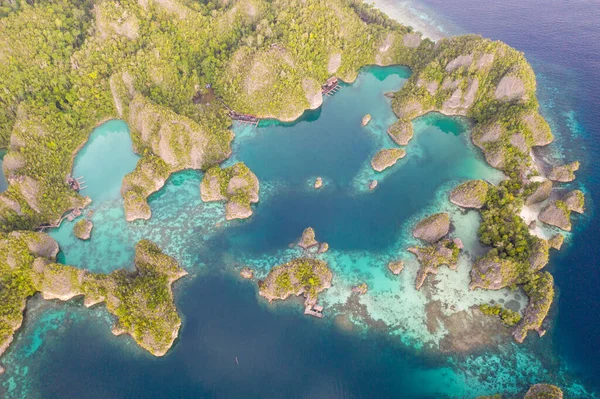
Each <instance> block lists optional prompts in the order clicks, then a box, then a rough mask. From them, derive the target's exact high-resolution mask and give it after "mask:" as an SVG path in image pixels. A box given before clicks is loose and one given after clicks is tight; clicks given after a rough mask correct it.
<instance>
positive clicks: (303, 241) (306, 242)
mask: <svg viewBox="0 0 600 399" xmlns="http://www.w3.org/2000/svg"><path fill="white" fill-rule="evenodd" d="M318 244H319V242H318V241H317V240H316V239H315V230H314V229H313V228H312V227H307V228H306V229H304V231H303V232H302V237H300V241H299V242H298V246H299V247H300V248H303V249H308V248H311V247H314V246H315V245H318ZM327 248H329V245H328V246H327Z"/></svg>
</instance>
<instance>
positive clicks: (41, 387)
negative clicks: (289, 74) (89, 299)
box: [0, 67, 583, 398]
mask: <svg viewBox="0 0 600 399" xmlns="http://www.w3.org/2000/svg"><path fill="white" fill-rule="evenodd" d="M408 76H409V71H408V70H407V69H405V68H400V67H388V68H378V67H370V68H366V69H364V70H363V71H362V72H361V74H360V75H359V77H358V79H357V81H356V82H354V83H353V84H351V85H344V86H343V87H342V89H341V91H340V92H339V93H337V94H336V95H335V96H333V97H331V98H327V99H326V100H325V103H324V104H323V106H322V107H321V108H320V109H318V110H315V111H308V112H306V113H305V115H304V116H303V117H302V118H300V119H299V120H298V121H296V122H294V123H286V124H284V123H278V122H274V121H266V122H262V123H261V126H260V127H259V128H254V129H253V128H248V127H245V128H244V127H241V126H235V127H234V130H235V132H236V139H235V140H234V144H233V146H234V148H233V150H234V153H233V156H232V158H231V159H230V160H228V161H227V162H226V164H232V163H234V162H237V161H243V162H245V163H246V164H247V165H248V166H249V167H250V168H251V169H252V170H253V171H254V172H255V173H256V175H257V176H258V178H259V180H260V182H261V195H260V197H261V199H260V203H259V204H258V205H257V206H256V207H255V212H254V216H253V217H252V218H250V219H249V220H245V221H234V222H226V221H225V218H224V209H223V206H222V205H221V204H214V203H212V204H205V203H203V202H202V201H201V200H200V195H199V184H200V181H201V177H202V175H201V173H199V172H197V171H184V172H181V173H177V174H175V175H173V176H172V177H171V178H170V179H169V181H168V182H167V184H166V186H165V187H164V188H163V189H162V190H161V191H159V192H158V193H156V194H154V195H153V196H152V197H151V198H150V205H151V208H152V212H153V216H152V218H151V219H150V220H148V221H136V222H133V223H127V222H125V219H124V212H123V203H122V200H121V198H120V194H119V188H120V184H121V180H122V178H123V176H124V175H125V174H126V173H128V172H130V171H131V170H132V169H133V168H134V166H135V163H136V161H137V157H136V156H135V155H134V154H133V153H132V152H131V140H130V138H129V133H128V130H127V127H126V125H125V124H124V123H123V122H120V121H110V122H108V123H106V124H104V125H102V126H100V127H99V128H97V129H96V130H94V132H93V133H92V134H91V136H90V140H89V142H88V144H87V145H86V148H85V149H84V150H83V151H82V152H81V153H80V154H79V155H78V157H77V158H76V161H75V170H74V175H76V176H80V175H83V176H84V177H85V180H86V181H87V185H88V188H87V189H86V190H84V192H83V194H84V195H88V196H90V197H91V198H92V200H93V203H92V206H91V209H93V211H94V213H93V216H91V219H92V221H93V222H94V230H93V233H92V239H91V240H90V241H89V242H82V241H79V240H77V239H76V238H75V237H74V236H73V233H72V228H73V225H72V224H71V223H64V224H63V225H62V226H61V227H60V228H59V229H56V230H55V231H53V232H52V233H51V234H52V236H53V237H54V238H56V239H57V241H58V242H59V243H60V245H61V251H62V252H61V261H62V262H64V263H66V264H70V265H75V266H78V267H82V268H87V269H89V270H92V271H94V272H103V273H108V272H110V271H112V270H115V269H119V268H128V269H131V268H132V267H133V246H134V244H135V242H137V241H138V240H140V239H142V238H148V239H151V240H154V241H155V242H157V243H158V244H159V245H160V246H161V247H162V248H164V250H165V251H166V252H167V253H169V254H170V255H171V256H174V257H175V258H176V259H178V260H179V261H180V262H181V264H182V266H183V267H185V268H186V269H187V270H188V271H189V272H190V275H189V276H188V277H186V278H185V279H183V280H182V281H181V282H180V283H178V284H177V285H176V287H175V292H176V302H177V306H178V309H179V311H180V314H181V315H182V318H183V326H182V329H181V331H180V337H179V339H178V340H177V341H176V343H175V345H174V347H173V349H172V350H171V351H170V352H169V353H168V354H167V356H165V357H164V358H154V357H152V356H151V355H149V354H148V353H146V352H145V351H144V350H142V349H141V348H139V347H138V346H137V345H135V343H134V342H133V340H131V339H130V338H129V337H125V336H122V337H114V336H112V334H111V333H110V325H111V323H112V319H111V317H110V315H108V314H107V312H106V311H105V310H104V309H103V308H102V307H101V306H100V307H95V308H93V309H85V308H83V307H82V306H81V305H80V303H79V302H78V301H72V302H70V303H67V304H62V303H56V302H50V303H48V302H43V301H41V300H39V299H37V298H36V299H33V300H32V301H31V305H32V306H31V308H30V309H29V310H28V312H27V317H26V319H27V320H26V323H25V326H24V328H23V329H22V331H20V332H19V333H18V334H17V336H16V339H15V342H14V343H13V346H12V347H11V349H10V350H9V351H8V353H7V354H6V355H5V357H4V358H3V359H2V362H3V364H5V365H6V367H7V372H6V374H5V375H3V376H2V377H0V381H1V382H2V388H1V389H4V390H5V396H6V397H9V398H13V397H14V398H20V397H28V398H34V397H43V398H50V397H60V398H78V397H88V398H95V397H98V398H101V397H102V398H107V397H110V398H120V397H123V398H129V397H145V398H154V397H156V398H163V397H203V398H204V397H206V398H306V397H310V398H338V397H339V398H388V397H389V398H392V397H395V398H398V397H416V398H440V397H457V396H458V397H474V396H476V395H479V394H491V393H496V392H506V393H508V394H518V393H522V392H523V391H524V390H525V389H526V388H527V387H528V386H529V384H531V383H536V382H544V381H546V382H549V381H554V382H557V383H560V384H561V385H562V386H563V387H564V388H565V389H566V390H567V392H570V393H572V394H573V393H574V394H577V395H578V394H580V393H581V392H583V391H582V389H583V388H582V387H581V386H579V385H578V384H577V383H575V382H573V381H572V380H571V379H570V377H569V370H567V369H565V368H564V367H560V366H559V365H557V364H556V363H555V362H553V361H552V355H551V352H549V351H550V349H549V347H548V346H547V345H545V344H544V342H543V340H539V339H538V338H536V337H532V338H530V339H529V340H528V342H527V344H525V345H520V346H518V345H515V344H513V343H511V342H506V343H504V344H502V345H500V346H498V347H492V348H485V350H484V349H480V350H478V351H477V352H474V353H469V354H448V353H446V354H440V353H439V350H438V344H439V341H440V339H442V338H443V336H444V335H445V334H446V330H445V329H444V327H443V326H440V328H438V329H437V330H435V331H433V332H431V331H429V330H428V328H427V325H426V321H427V320H426V311H425V309H426V306H427V304H428V303H430V302H431V301H439V302H440V303H441V304H442V307H443V308H444V309H446V310H445V312H454V311H459V310H463V309H467V308H469V307H470V306H473V305H477V304H479V303H483V302H489V301H491V300H495V301H499V302H502V303H506V304H510V306H511V307H513V308H515V309H522V308H523V306H524V305H525V304H526V298H525V297H524V295H523V294H522V293H521V292H519V291H508V290H503V291H498V292H485V291H480V290H479V291H474V292H469V291H468V289H467V284H468V279H469V277H468V273H469V262H470V261H471V260H472V259H473V258H474V257H475V256H478V255H480V254H481V253H482V251H483V249H482V248H481V247H480V246H479V245H478V242H477V238H476V232H477V227H478V223H479V216H478V214H477V213H475V212H463V211H461V210H459V209H458V208H456V207H454V206H452V205H451V204H450V203H449V202H448V201H447V195H448V192H449V190H450V189H451V188H452V187H453V186H455V185H456V184H457V183H459V182H461V181H464V180H466V179H473V178H481V179H486V180H489V181H492V182H498V181H499V180H501V179H502V175H501V174H500V173H499V172H498V171H495V170H493V169H491V168H490V167H488V166H487V164H486V163H485V162H484V161H483V159H482V157H481V154H480V153H479V152H478V151H476V150H475V148H474V147H473V146H472V144H471V143H470V140H469V133H468V131H469V128H470V127H469V124H468V121H465V120H460V119H452V118H447V117H443V116H441V115H438V114H430V115H427V116H425V117H423V118H420V119H418V120H417V121H415V123H414V125H415V137H414V139H413V140H412V141H411V142H410V144H409V145H408V146H407V148H406V149H407V156H406V157H405V158H404V159H402V160H401V161H399V162H398V164H397V165H395V166H394V167H392V168H390V169H389V170H387V171H385V172H383V173H379V174H378V173H375V172H373V171H372V169H371V167H370V160H371V158H372V157H373V155H374V154H375V153H376V152H377V151H378V150H380V149H382V148H391V147H394V143H393V142H392V141H391V140H390V139H389V138H388V137H387V134H386V129H387V127H388V126H389V125H390V124H391V123H393V122H394V120H395V117H394V115H393V113H392V111H391V108H390V100H389V99H387V98H386V97H385V96H384V94H385V93H386V92H389V91H394V90H398V89H399V88H400V87H401V85H402V83H403V82H404V81H405V80H406V78H407V77H408ZM366 113H370V114H371V115H372V117H373V119H372V122H371V123H370V124H369V125H368V126H366V127H362V126H361V124H360V121H361V118H362V116H363V115H364V114H366ZM317 176H321V177H322V178H323V179H324V181H325V185H324V187H323V188H321V189H320V190H315V189H314V188H313V187H312V184H313V183H314V179H315V178H316V177H317ZM375 178H376V179H377V180H378V181H379V185H378V187H377V188H376V189H375V190H373V191H370V190H368V188H367V186H368V184H369V182H370V181H371V180H372V179H375ZM436 211H448V212H450V213H451V215H452V220H453V224H454V232H453V234H454V236H457V237H460V238H461V239H462V240H463V241H464V243H465V247H466V250H465V251H464V253H463V254H462V255H461V259H460V262H459V268H458V270H457V271H449V270H447V269H442V270H441V271H440V273H439V274H438V275H437V276H435V278H434V277H430V279H431V280H435V284H434V286H432V287H429V288H426V287H424V288H423V289H422V291H416V290H415V288H414V279H415V275H416V270H417V264H416V262H415V260H414V259H412V258H411V256H409V255H410V254H407V252H406V251H405V249H406V247H407V246H409V245H411V244H413V243H415V242H414V240H413V239H412V236H411V234H410V232H411V228H412V226H413V225H414V223H415V222H416V221H417V220H419V219H420V218H421V217H423V216H425V215H426V214H429V213H432V212H436ZM308 226H311V227H313V228H314V229H315V231H316V234H317V239H318V240H319V241H326V242H328V243H329V244H330V248H331V249H330V251H329V252H327V253H326V254H324V255H323V256H324V258H325V259H326V260H327V261H328V262H329V263H330V265H331V267H332V268H333V270H334V276H335V277H334V281H333V287H332V288H331V289H329V290H328V291H327V292H326V293H324V294H322V296H321V297H320V301H321V302H322V303H323V304H324V305H325V309H326V310H325V312H326V317H325V319H323V320H316V319H311V318H308V317H307V316H304V315H302V307H301V305H300V302H299V301H295V300H292V301H289V302H287V303H277V304H272V305H269V304H267V303H266V302H265V301H264V300H262V299H261V298H260V297H259V296H258V295H257V288H256V284H255V283H254V282H250V281H242V280H240V278H239V277H238V276H237V275H238V273H239V270H240V268H241V267H243V266H246V265H248V266H250V267H252V268H254V269H255V270H256V273H257V275H258V277H259V278H261V277H263V276H265V275H266V273H267V272H268V270H269V269H270V268H271V267H272V266H274V265H276V264H279V263H282V262H284V261H287V260H289V259H291V258H293V257H295V256H298V255H299V254H300V252H299V251H298V250H297V249H294V248H290V243H292V242H294V241H295V240H297V239H298V237H299V236H300V234H301V232H302V230H303V229H304V228H306V227H308ZM395 259H404V260H405V261H406V267H405V270H404V271H403V272H402V273H401V274H400V275H399V276H392V275H391V274H390V273H389V271H388V270H387V268H386V265H387V262H389V261H390V260H395ZM360 282H367V284H368V285H369V292H368V293H367V294H366V295H364V296H362V297H360V298H356V297H352V296H350V288H351V286H353V285H356V284H357V283H360ZM429 285H432V281H429V282H427V283H426V286H429ZM235 359H237V361H236V360H235ZM0 392H1V391H0Z"/></svg>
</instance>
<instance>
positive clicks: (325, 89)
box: [321, 76, 340, 97]
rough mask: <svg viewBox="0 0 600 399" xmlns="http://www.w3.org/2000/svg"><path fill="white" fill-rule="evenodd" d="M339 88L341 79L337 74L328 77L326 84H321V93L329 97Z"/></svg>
mask: <svg viewBox="0 0 600 399" xmlns="http://www.w3.org/2000/svg"><path fill="white" fill-rule="evenodd" d="M339 90H340V84H339V80H338V78H336V77H335V76H332V77H331V78H329V79H327V82H325V84H324V85H323V86H321V93H322V94H323V95H324V96H328V97H329V96H333V95H334V94H335V93H337V92H338V91H339Z"/></svg>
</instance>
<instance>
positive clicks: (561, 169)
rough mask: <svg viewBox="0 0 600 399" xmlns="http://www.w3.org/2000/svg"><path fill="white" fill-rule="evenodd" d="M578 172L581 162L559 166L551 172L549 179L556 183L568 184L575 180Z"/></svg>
mask: <svg viewBox="0 0 600 399" xmlns="http://www.w3.org/2000/svg"><path fill="white" fill-rule="evenodd" d="M577 170H579V161H575V162H571V163H569V164H566V165H562V166H557V167H555V168H554V169H552V170H551V171H550V173H549V174H548V179H550V180H552V181H556V182H561V183H568V182H571V181H573V180H575V172H576V171H577Z"/></svg>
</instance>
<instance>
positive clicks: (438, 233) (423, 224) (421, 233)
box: [413, 213, 450, 243]
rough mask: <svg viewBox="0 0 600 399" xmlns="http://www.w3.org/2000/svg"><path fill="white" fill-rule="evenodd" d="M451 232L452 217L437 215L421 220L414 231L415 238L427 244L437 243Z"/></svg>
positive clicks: (442, 214) (444, 214) (443, 214)
mask: <svg viewBox="0 0 600 399" xmlns="http://www.w3.org/2000/svg"><path fill="white" fill-rule="evenodd" d="M448 231H450V215H448V214H447V213H436V214H435V215H431V216H429V217H426V218H425V219H423V220H421V221H420V222H419V223H417V225H416V226H415V228H414V230H413V236H414V237H415V238H420V239H421V240H424V241H427V242H430V243H432V242H436V241H437V240H439V239H440V238H442V237H444V236H445V235H446V234H448Z"/></svg>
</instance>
